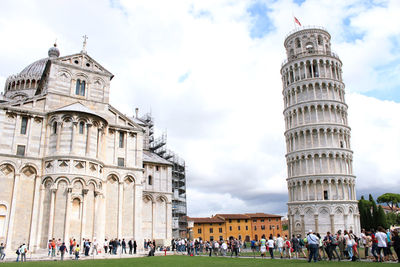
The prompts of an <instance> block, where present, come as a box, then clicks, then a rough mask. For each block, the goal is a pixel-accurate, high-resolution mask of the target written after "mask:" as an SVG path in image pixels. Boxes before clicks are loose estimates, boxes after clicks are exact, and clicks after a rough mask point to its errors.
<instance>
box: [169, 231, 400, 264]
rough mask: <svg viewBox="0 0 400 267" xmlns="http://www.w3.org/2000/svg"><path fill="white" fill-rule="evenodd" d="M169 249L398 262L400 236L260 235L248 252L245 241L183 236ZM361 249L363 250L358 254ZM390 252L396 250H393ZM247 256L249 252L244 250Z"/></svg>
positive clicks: (191, 252)
mask: <svg viewBox="0 0 400 267" xmlns="http://www.w3.org/2000/svg"><path fill="white" fill-rule="evenodd" d="M171 245H172V250H176V251H177V252H181V253H185V254H186V253H187V254H188V255H191V256H194V255H204V254H207V255H209V256H210V257H211V256H213V255H214V256H231V257H232V256H238V255H240V253H241V252H242V251H247V252H252V253H253V255H254V256H255V255H256V254H259V255H261V257H266V256H267V254H269V256H270V257H271V258H272V259H274V258H276V257H280V258H288V259H298V258H305V259H307V260H308V261H309V262H311V261H314V262H317V261H321V260H329V261H332V260H337V261H342V260H349V261H358V260H360V259H369V260H371V261H378V262H384V261H398V262H399V263H400V258H399V256H400V238H399V234H398V230H393V231H390V230H386V231H385V229H384V228H382V227H379V228H378V230H377V231H375V230H374V229H371V231H365V230H364V229H363V230H362V232H361V235H360V236H356V235H355V234H354V233H353V232H352V231H351V230H350V231H347V230H344V231H343V232H342V231H341V230H339V231H338V232H337V233H330V232H327V233H326V234H325V235H320V234H319V233H315V232H313V231H312V230H310V231H309V232H308V233H307V235H306V236H304V237H303V236H301V235H293V236H292V237H291V238H289V237H288V236H284V237H282V236H280V234H278V235H277V237H273V236H272V235H270V236H269V237H268V238H266V237H265V236H262V238H261V239H260V240H252V241H251V242H250V251H249V249H246V242H242V241H241V240H238V239H235V238H233V239H230V240H218V241H214V240H212V241H203V240H201V239H198V240H197V239H196V240H194V241H188V240H186V239H180V240H173V241H172V244H171ZM392 248H393V250H392ZM360 251H364V252H363V253H360ZM393 251H394V252H395V253H393ZM244 255H246V256H251V255H252V254H251V253H250V254H249V253H246V254H244Z"/></svg>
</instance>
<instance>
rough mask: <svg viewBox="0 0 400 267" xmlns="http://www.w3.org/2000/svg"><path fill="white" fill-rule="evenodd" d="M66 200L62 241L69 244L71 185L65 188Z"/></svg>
mask: <svg viewBox="0 0 400 267" xmlns="http://www.w3.org/2000/svg"><path fill="white" fill-rule="evenodd" d="M66 193H67V200H66V202H67V203H66V208H65V219H64V242H65V244H69V243H68V241H69V227H70V223H69V219H70V218H69V216H70V210H71V193H72V187H68V188H67V191H66Z"/></svg>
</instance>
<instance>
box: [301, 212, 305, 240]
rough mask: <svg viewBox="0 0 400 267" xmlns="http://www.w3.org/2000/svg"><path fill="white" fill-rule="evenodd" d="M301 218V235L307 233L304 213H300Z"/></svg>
mask: <svg viewBox="0 0 400 267" xmlns="http://www.w3.org/2000/svg"><path fill="white" fill-rule="evenodd" d="M300 220H301V232H302V233H301V235H305V234H306V225H305V223H304V215H300Z"/></svg>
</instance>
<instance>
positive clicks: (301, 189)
mask: <svg viewBox="0 0 400 267" xmlns="http://www.w3.org/2000/svg"><path fill="white" fill-rule="evenodd" d="M300 194H301V197H300V200H304V195H303V181H301V184H300Z"/></svg>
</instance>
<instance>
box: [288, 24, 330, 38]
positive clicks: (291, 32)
mask: <svg viewBox="0 0 400 267" xmlns="http://www.w3.org/2000/svg"><path fill="white" fill-rule="evenodd" d="M312 29H317V30H323V31H326V32H328V31H327V29H326V28H324V27H321V26H316V25H307V26H300V27H296V28H295V29H294V30H291V31H290V32H289V33H288V34H286V36H285V40H286V38H288V37H289V36H290V35H292V34H293V33H296V32H299V31H302V30H312Z"/></svg>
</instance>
